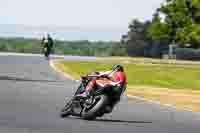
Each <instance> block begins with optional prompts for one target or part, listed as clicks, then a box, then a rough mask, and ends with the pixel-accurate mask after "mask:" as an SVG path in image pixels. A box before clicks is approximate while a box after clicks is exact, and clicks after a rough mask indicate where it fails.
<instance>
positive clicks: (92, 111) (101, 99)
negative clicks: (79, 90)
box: [81, 95, 108, 120]
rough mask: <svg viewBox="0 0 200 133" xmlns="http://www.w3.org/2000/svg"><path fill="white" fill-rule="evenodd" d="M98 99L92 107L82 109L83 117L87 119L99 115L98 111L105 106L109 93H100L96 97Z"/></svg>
mask: <svg viewBox="0 0 200 133" xmlns="http://www.w3.org/2000/svg"><path fill="white" fill-rule="evenodd" d="M95 99H97V101H96V102H95V103H94V106H93V107H92V108H85V109H83V111H82V114H81V115H82V118H83V119H85V120H93V119H95V118H96V117H97V116H98V113H99V112H100V111H101V110H102V109H103V107H105V105H106V104H107V103H108V96H107V95H99V96H97V97H95Z"/></svg>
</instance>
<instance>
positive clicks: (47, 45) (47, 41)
mask: <svg viewBox="0 0 200 133" xmlns="http://www.w3.org/2000/svg"><path fill="white" fill-rule="evenodd" d="M41 44H42V48H43V52H45V51H44V49H47V51H46V52H47V53H46V54H47V55H49V54H50V53H51V51H52V47H53V45H54V41H53V39H52V38H51V36H50V35H49V34H47V35H46V36H44V37H43V38H42V43H41Z"/></svg>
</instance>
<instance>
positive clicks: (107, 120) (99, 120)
mask: <svg viewBox="0 0 200 133" xmlns="http://www.w3.org/2000/svg"><path fill="white" fill-rule="evenodd" d="M93 121H97V122H112V123H113V122H114V123H129V124H130V123H152V122H150V121H127V120H112V119H96V120H93Z"/></svg>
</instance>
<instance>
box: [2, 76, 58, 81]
mask: <svg viewBox="0 0 200 133" xmlns="http://www.w3.org/2000/svg"><path fill="white" fill-rule="evenodd" d="M0 80H11V81H18V82H61V81H55V80H35V79H29V78H18V77H10V76H0Z"/></svg>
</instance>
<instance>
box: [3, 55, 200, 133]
mask: <svg viewBox="0 0 200 133" xmlns="http://www.w3.org/2000/svg"><path fill="white" fill-rule="evenodd" d="M75 86H77V83H76V82H75V81H70V80H67V79H65V78H64V77H63V76H62V75H60V74H58V73H56V72H55V71H54V70H53V69H52V68H50V67H49V64H48V61H47V60H45V59H44V58H43V57H42V56H29V55H27V56H26V55H25V56H21V55H17V56H13V55H9V56H5V55H3V56H2V55H1V56H0V133H107V132H109V133H200V114H199V113H192V112H187V111H178V110H176V109H173V108H169V107H166V106H160V105H158V104H153V103H148V102H145V101H141V100H138V99H133V98H127V97H123V99H122V101H121V103H119V104H118V106H117V107H116V108H115V109H114V111H113V113H112V114H108V115H106V116H104V117H102V118H99V119H97V120H95V121H84V120H80V119H78V118H75V117H71V118H66V119H61V118H59V111H60V108H61V107H62V106H63V102H64V99H65V97H70V96H71V95H72V94H73V92H74V91H75V89H74V87H75Z"/></svg>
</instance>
